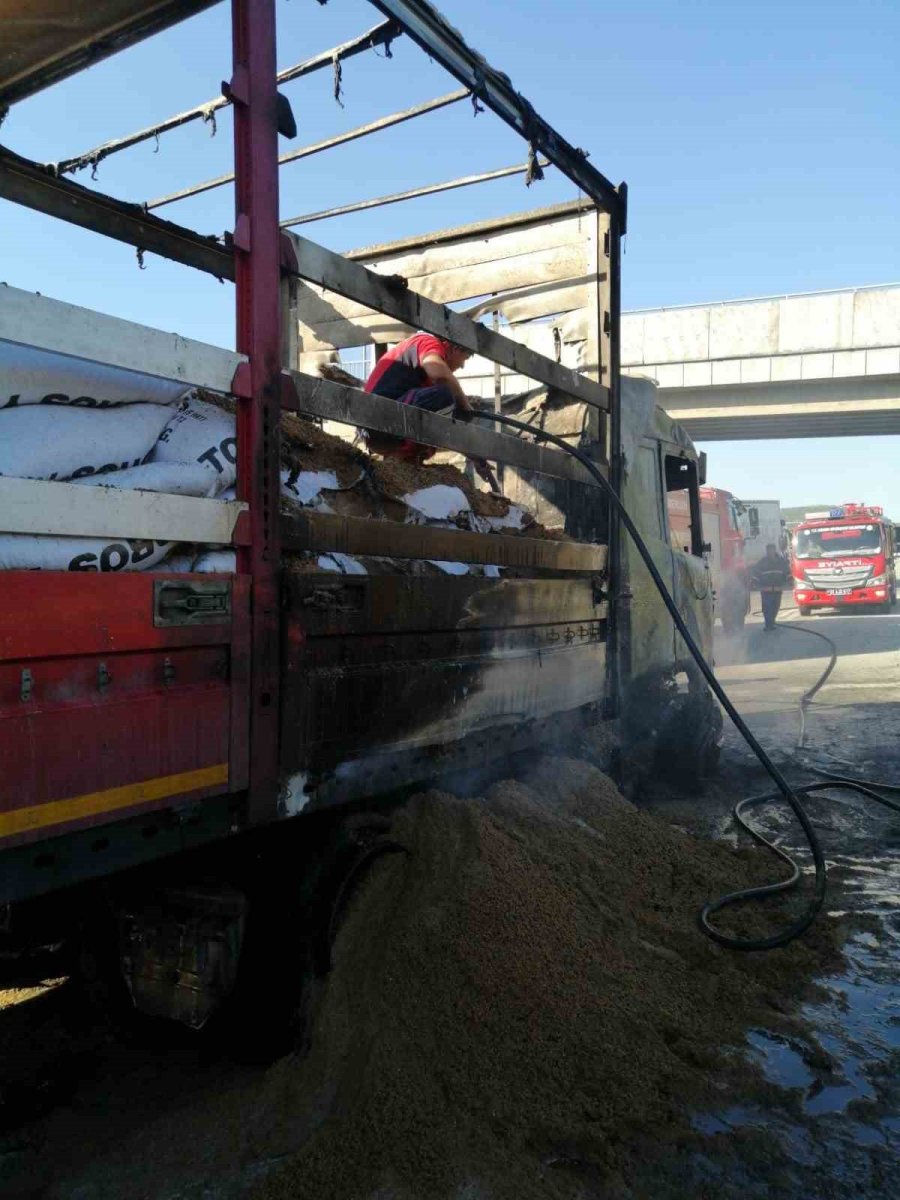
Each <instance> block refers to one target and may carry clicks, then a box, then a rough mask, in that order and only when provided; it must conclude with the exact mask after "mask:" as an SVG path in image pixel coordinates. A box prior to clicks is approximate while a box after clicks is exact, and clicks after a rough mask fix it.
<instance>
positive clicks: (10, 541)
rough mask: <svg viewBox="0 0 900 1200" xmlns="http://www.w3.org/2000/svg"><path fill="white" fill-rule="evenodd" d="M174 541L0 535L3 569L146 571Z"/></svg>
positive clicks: (1, 565)
mask: <svg viewBox="0 0 900 1200" xmlns="http://www.w3.org/2000/svg"><path fill="white" fill-rule="evenodd" d="M174 545H175V543H174V542H151V541H144V540H141V539H135V538H81V537H49V536H41V537H35V536H34V535H33V534H30V533H4V534H0V570H3V571H30V570H33V571H147V570H149V569H150V567H153V566H155V565H156V564H157V563H158V562H160V561H161V560H162V559H163V558H165V556H166V555H167V554H168V553H169V551H170V550H171V549H172V548H173V546H174Z"/></svg>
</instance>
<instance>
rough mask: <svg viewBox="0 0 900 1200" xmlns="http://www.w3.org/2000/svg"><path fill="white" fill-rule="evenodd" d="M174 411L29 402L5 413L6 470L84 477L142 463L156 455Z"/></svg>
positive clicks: (1, 448) (0, 429)
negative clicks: (160, 437) (150, 455)
mask: <svg viewBox="0 0 900 1200" xmlns="http://www.w3.org/2000/svg"><path fill="white" fill-rule="evenodd" d="M171 415H172V411H171V409H169V408H166V407H165V406H164V405H160V404H128V405H125V406H123V407H122V408H110V409H105V410H104V411H102V412H97V411H96V410H91V409H87V408H72V407H65V406H56V405H46V406H45V405H42V404H40V405H29V406H28V407H26V408H7V409H4V410H3V411H2V412H0V475H14V476H18V477H19V478H25V479H58V480H67V479H79V478H81V477H83V476H86V475H94V474H97V473H106V472H109V471H117V470H120V469H123V468H127V467H133V466H137V465H138V464H140V463H142V462H143V461H144V460H145V459H146V458H147V456H148V455H149V454H150V452H151V450H152V449H153V446H154V444H155V442H156V439H157V438H158V437H159V435H160V433H162V431H163V429H164V427H165V425H166V423H167V422H168V420H169V418H170V417H171Z"/></svg>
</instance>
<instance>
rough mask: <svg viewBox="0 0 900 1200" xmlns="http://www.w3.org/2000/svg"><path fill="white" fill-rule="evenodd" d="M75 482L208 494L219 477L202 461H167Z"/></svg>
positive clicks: (143, 489) (189, 493)
mask: <svg viewBox="0 0 900 1200" xmlns="http://www.w3.org/2000/svg"><path fill="white" fill-rule="evenodd" d="M74 482H75V483H81V484H87V485H88V486H89V487H114V488H134V489H135V490H136V491H143V492H167V493H169V494H170V495H172V496H209V495H211V491H212V489H214V488H215V486H216V480H215V479H214V478H212V477H211V475H210V473H209V471H207V470H206V469H205V468H204V467H203V466H202V465H201V464H200V463H165V462H150V463H144V464H143V465H142V466H140V467H130V468H128V470H125V471H110V472H109V474H108V475H88V476H86V477H84V478H83V479H76V480H74ZM218 498H221V497H218Z"/></svg>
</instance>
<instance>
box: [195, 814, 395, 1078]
mask: <svg viewBox="0 0 900 1200" xmlns="http://www.w3.org/2000/svg"><path fill="white" fill-rule="evenodd" d="M386 827H387V822H384V821H382V820H381V819H380V818H377V817H373V818H371V819H369V820H367V819H366V818H365V817H362V818H361V817H356V818H350V819H349V820H347V821H343V822H341V823H337V824H336V823H332V824H331V825H330V826H328V827H326V828H324V829H320V830H319V831H318V832H317V834H316V835H315V836H311V837H308V838H305V839H304V842H303V843H302V846H301V844H300V843H299V842H297V843H296V845H295V847H294V850H293V851H292V848H291V844H290V841H289V843H288V845H287V846H279V847H278V848H277V849H276V850H274V851H273V852H272V853H271V854H270V855H263V857H262V860H261V863H260V865H259V868H258V870H257V872H256V876H257V877H256V880H255V881H254V882H252V883H251V884H250V886H249V887H248V889H247V896H248V913H247V923H246V928H245V933H244V941H243V946H242V949H241V957H240V962H239V966H238V974H237V980H236V983H235V987H234V990H233V992H232V994H231V996H230V997H229V999H228V1001H227V1002H226V1004H225V1005H224V1006H223V1008H222V1011H221V1012H220V1013H219V1014H217V1015H216V1017H215V1018H214V1020H213V1021H212V1022H211V1023H210V1025H211V1027H212V1028H211V1030H210V1033H211V1036H212V1038H213V1039H214V1041H215V1043H216V1044H217V1045H219V1046H221V1048H222V1049H224V1050H226V1051H227V1052H228V1053H229V1054H230V1055H231V1056H232V1057H234V1058H236V1059H238V1061H240V1062H243V1063H247V1064H250V1065H257V1066H266V1065H268V1064H269V1063H272V1062H274V1061H275V1060H276V1059H278V1058H281V1057H283V1056H284V1055H286V1054H290V1053H294V1052H297V1051H300V1052H303V1051H305V1050H306V1049H307V1048H308V1046H309V1039H310V1036H311V1033H312V1025H313V1021H314V1018H315V1012H316V1008H317V1005H318V1001H319V998H320V996H321V993H322V990H323V987H324V984H325V979H326V977H327V975H328V972H329V971H330V969H331V948H332V943H333V941H334V938H335V936H336V934H337V931H338V928H339V925H340V920H341V917H342V915H343V912H344V909H345V907H346V904H347V902H348V899H349V897H350V895H351V894H352V892H353V891H354V890H355V889H356V887H358V886H359V883H360V881H361V878H362V876H363V875H364V873H365V871H366V869H367V867H368V865H369V864H370V863H371V862H373V861H375V859H376V858H378V857H380V855H381V854H382V853H387V852H392V851H394V850H396V849H401V850H402V849H403V847H398V846H397V844H396V843H394V842H391V841H390V840H389V839H387V838H386V837H385V836H384V830H385V829H386Z"/></svg>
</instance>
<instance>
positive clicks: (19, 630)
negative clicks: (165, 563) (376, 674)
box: [0, 571, 249, 847]
mask: <svg viewBox="0 0 900 1200" xmlns="http://www.w3.org/2000/svg"><path fill="white" fill-rule="evenodd" d="M159 578H160V576H159V575H149V574H147V575H143V574H134V575H117V576H109V575H93V574H84V575H82V574H79V573H69V572H66V573H63V572H45V571H28V572H26V571H11V572H4V573H3V575H2V577H0V583H2V588H3V607H2V612H0V847H3V846H6V845H12V844H16V843H19V842H25V841H37V840H40V839H41V838H44V837H49V836H57V835H58V834H60V833H64V832H68V831H69V830H71V829H76V828H81V827H83V826H87V825H97V824H103V823H104V822H109V821H111V820H115V819H117V818H119V817H123V816H126V815H132V814H134V813H137V812H141V811H144V810H147V809H152V808H163V807H169V806H171V805H172V803H182V802H184V801H186V800H190V799H196V798H199V797H202V796H207V795H213V794H218V793H222V792H225V791H235V790H238V789H240V788H242V787H243V786H245V784H246V773H247V767H246V752H245V751H239V752H238V753H237V755H236V758H235V762H234V764H233V768H232V763H231V758H232V747H233V746H236V747H240V746H242V745H244V744H245V743H246V674H247V646H246V642H247V629H248V623H249V605H248V603H247V595H248V587H247V581H246V580H242V579H240V578H238V579H236V580H235V581H234V584H233V587H232V616H231V619H230V620H226V621H225V622H223V623H222V624H216V625H195V626H182V627H165V628H156V627H155V626H154V623H153V584H154V580H156V579H159ZM178 578H180V579H184V577H183V576H181V577H178ZM204 578H205V579H209V578H210V577H209V576H205V577H204ZM233 693H236V694H237V697H238V702H237V703H234V702H233V700H232V695H233ZM242 731H243V738H242V737H241V736H240V735H241V732H242Z"/></svg>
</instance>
